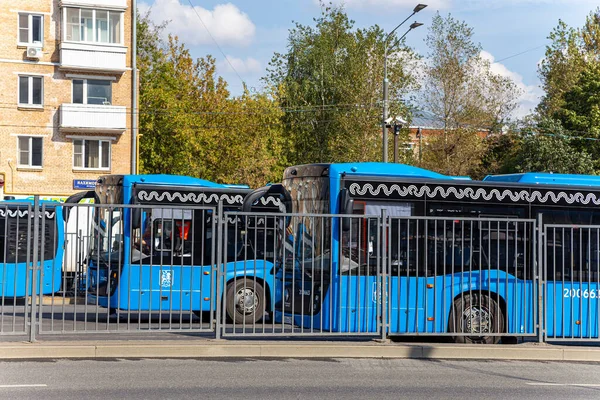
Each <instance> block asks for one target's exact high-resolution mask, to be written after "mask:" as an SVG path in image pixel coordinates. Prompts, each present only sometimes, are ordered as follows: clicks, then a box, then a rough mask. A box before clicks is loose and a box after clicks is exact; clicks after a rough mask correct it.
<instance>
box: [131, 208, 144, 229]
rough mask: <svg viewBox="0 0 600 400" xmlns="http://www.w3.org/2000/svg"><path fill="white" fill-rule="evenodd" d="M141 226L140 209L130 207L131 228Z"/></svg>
mask: <svg viewBox="0 0 600 400" xmlns="http://www.w3.org/2000/svg"><path fill="white" fill-rule="evenodd" d="M141 227H142V209H141V208H132V209H131V229H138V228H141Z"/></svg>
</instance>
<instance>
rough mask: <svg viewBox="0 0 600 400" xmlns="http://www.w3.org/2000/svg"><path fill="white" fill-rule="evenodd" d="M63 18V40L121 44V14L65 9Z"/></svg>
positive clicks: (116, 12)
mask: <svg viewBox="0 0 600 400" xmlns="http://www.w3.org/2000/svg"><path fill="white" fill-rule="evenodd" d="M64 16H65V17H64V18H65V22H64V23H65V27H66V29H65V40H68V41H71V42H91V43H111V44H123V42H122V34H121V28H122V26H123V21H122V18H123V12H120V11H107V10H92V9H87V8H73V7H67V8H66V9H65V12H64Z"/></svg>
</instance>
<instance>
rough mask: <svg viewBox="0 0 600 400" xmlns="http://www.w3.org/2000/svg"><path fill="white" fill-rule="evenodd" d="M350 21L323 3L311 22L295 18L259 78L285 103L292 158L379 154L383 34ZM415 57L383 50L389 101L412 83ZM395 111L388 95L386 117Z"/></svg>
mask: <svg viewBox="0 0 600 400" xmlns="http://www.w3.org/2000/svg"><path fill="white" fill-rule="evenodd" d="M353 25H354V22H353V21H351V20H349V19H348V16H347V15H346V13H345V11H344V9H343V8H342V7H324V8H323V11H322V14H321V16H320V17H319V18H317V19H315V26H305V25H301V24H299V23H296V25H295V27H294V28H293V29H291V30H290V32H289V37H288V51H287V53H285V54H280V53H276V54H275V55H274V57H273V59H272V61H271V63H270V69H269V74H268V76H267V77H266V78H265V82H267V83H268V84H269V85H270V86H271V87H273V88H274V90H273V93H272V95H273V98H275V99H277V100H278V101H279V102H280V104H281V105H282V106H284V107H285V108H286V109H288V112H287V113H286V114H285V115H284V116H283V118H282V122H283V125H284V135H285V148H286V150H287V152H286V156H287V159H288V160H289V162H290V164H301V163H311V162H330V161H337V162H343V161H373V160H377V159H380V158H381V129H380V128H379V127H380V124H381V110H382V108H381V105H380V102H379V100H380V99H381V96H382V94H381V93H382V81H383V60H384V32H383V31H382V30H381V28H379V27H378V26H372V27H369V28H366V29H356V30H354V28H353ZM395 41H396V37H395V36H392V37H390V41H389V43H391V44H393V43H394V42H395ZM392 50H394V49H392ZM414 60H415V56H414V54H413V53H412V52H411V51H410V50H408V49H406V48H403V50H402V51H401V52H400V51H398V50H397V48H396V49H395V50H394V51H392V53H391V55H390V56H389V58H388V79H389V82H390V84H389V97H390V98H391V99H400V98H401V96H402V95H403V94H404V93H406V92H407V91H408V89H409V88H412V87H414V85H415V83H416V80H415V76H414V74H413V72H412V71H411V65H414ZM401 111H402V106H401V103H399V102H398V101H394V102H393V104H392V106H391V107H390V115H399V114H400V113H401ZM389 136H390V142H391V141H392V136H393V135H389ZM391 147H392V146H390V149H391Z"/></svg>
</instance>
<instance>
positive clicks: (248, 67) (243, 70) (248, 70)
mask: <svg viewBox="0 0 600 400" xmlns="http://www.w3.org/2000/svg"><path fill="white" fill-rule="evenodd" d="M227 60H229V62H227V61H226V60H223V61H221V62H219V65H218V67H219V68H220V69H222V70H223V71H226V72H233V68H235V70H236V71H237V73H238V74H240V75H241V74H256V73H260V72H262V65H261V63H260V61H258V60H257V59H255V58H252V57H248V58H246V59H245V60H244V59H242V58H237V57H232V56H227ZM232 67H233V68H232Z"/></svg>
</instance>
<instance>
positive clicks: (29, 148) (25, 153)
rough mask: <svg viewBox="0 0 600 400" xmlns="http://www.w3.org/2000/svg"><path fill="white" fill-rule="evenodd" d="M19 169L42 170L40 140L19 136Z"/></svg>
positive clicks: (39, 138) (38, 138)
mask: <svg viewBox="0 0 600 400" xmlns="http://www.w3.org/2000/svg"><path fill="white" fill-rule="evenodd" d="M18 164H19V167H30V168H42V138H41V137H34V136H19V163H18Z"/></svg>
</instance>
